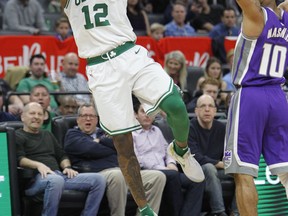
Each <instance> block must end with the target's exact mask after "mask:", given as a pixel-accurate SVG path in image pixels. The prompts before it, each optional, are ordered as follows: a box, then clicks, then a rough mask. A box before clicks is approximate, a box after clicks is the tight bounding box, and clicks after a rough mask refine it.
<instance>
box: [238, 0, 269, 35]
mask: <svg viewBox="0 0 288 216" xmlns="http://www.w3.org/2000/svg"><path fill="white" fill-rule="evenodd" d="M237 3H238V5H239V6H240V7H241V9H242V15H243V23H242V31H243V33H244V35H245V36H247V37H250V38H257V37H258V36H259V35H260V34H261V32H262V30H263V27H264V24H265V23H264V15H263V12H262V9H261V6H260V3H259V1H258V0H237Z"/></svg>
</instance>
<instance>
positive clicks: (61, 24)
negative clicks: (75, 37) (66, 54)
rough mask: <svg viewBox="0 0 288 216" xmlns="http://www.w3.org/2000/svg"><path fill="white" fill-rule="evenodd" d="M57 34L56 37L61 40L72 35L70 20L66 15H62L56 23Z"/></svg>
mask: <svg viewBox="0 0 288 216" xmlns="http://www.w3.org/2000/svg"><path fill="white" fill-rule="evenodd" d="M55 30H56V35H55V37H56V38H57V39H59V40H60V41H64V40H66V39H67V38H68V37H70V36H71V28H70V23H69V20H68V19H67V18H66V17H61V18H59V19H58V20H57V21H56V24H55Z"/></svg>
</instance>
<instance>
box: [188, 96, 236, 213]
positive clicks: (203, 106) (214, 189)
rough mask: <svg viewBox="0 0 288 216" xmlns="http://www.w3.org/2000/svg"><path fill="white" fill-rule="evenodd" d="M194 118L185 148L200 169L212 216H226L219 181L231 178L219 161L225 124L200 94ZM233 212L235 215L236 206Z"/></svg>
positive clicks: (211, 101)
mask: <svg viewBox="0 0 288 216" xmlns="http://www.w3.org/2000/svg"><path fill="white" fill-rule="evenodd" d="M195 113H196V116H197V118H192V119H191V122H190V131H189V139H188V145H189V147H190V148H191V151H192V152H193V153H194V154H195V158H196V160H197V161H198V162H199V164H200V165H201V166H202V168H203V171H204V174H205V179H206V186H205V192H206V193H207V195H208V199H209V204H210V208H211V213H212V215H216V216H227V214H226V212H225V205H224V200H223V194H222V186H221V182H220V179H225V178H227V179H229V178H232V177H230V176H228V175H225V174H224V164H223V161H222V157H223V151H224V139H225V125H224V124H223V123H221V122H218V121H217V120H214V117H215V114H216V106H215V102H214V100H213V98H212V97H211V96H210V95H202V96H200V97H199V99H198V101H197V107H196V109H195ZM233 210H234V212H235V213H237V211H236V209H235V206H234V209H233Z"/></svg>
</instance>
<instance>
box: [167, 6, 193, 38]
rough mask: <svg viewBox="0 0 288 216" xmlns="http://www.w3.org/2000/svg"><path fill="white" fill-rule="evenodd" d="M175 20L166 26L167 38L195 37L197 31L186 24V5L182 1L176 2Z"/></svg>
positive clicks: (173, 9)
mask: <svg viewBox="0 0 288 216" xmlns="http://www.w3.org/2000/svg"><path fill="white" fill-rule="evenodd" d="M171 14H172V17H173V20H172V21H171V22H169V23H168V24H166V26H165V37H167V36H174V37H181V36H182V37H183V36H193V35H195V30H194V28H193V27H191V26H190V25H189V24H185V18H186V14H187V12H186V5H185V4H184V3H183V2H182V1H176V2H175V3H174V4H173V8H172V12H171Z"/></svg>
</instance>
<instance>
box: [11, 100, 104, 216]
mask: <svg viewBox="0 0 288 216" xmlns="http://www.w3.org/2000/svg"><path fill="white" fill-rule="evenodd" d="M21 120H22V121H23V125H24V126H23V128H21V129H18V130H17V131H16V146H17V160H18V163H19V165H20V166H21V167H25V168H30V169H35V170H37V171H38V172H37V174H36V175H35V176H34V177H33V178H32V179H31V182H30V184H29V187H28V188H26V190H25V194H26V195H28V196H34V195H36V194H39V193H44V197H43V209H42V215H49V216H56V215H57V211H58V207H59V202H60V198H61V195H62V193H63V190H64V189H69V190H79V191H87V193H88V196H87V199H86V203H85V207H84V209H83V211H82V214H81V215H86V216H91V215H97V213H98V209H99V206H100V203H101V200H102V197H103V195H104V192H105V188H106V181H105V178H104V177H103V176H101V175H100V174H98V173H81V174H78V172H77V171H75V170H73V169H72V168H71V163H70V160H69V159H68V156H67V155H66V153H65V152H64V151H63V149H62V148H61V146H60V145H59V144H58V142H57V140H56V138H55V137H54V135H53V134H52V133H50V132H48V131H44V130H41V129H40V128H41V126H42V124H43V120H44V110H43V107H42V106H41V105H40V104H39V103H36V102H30V103H29V104H27V105H26V106H25V107H24V109H23V113H22V116H21ZM35 173H36V172H35Z"/></svg>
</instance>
